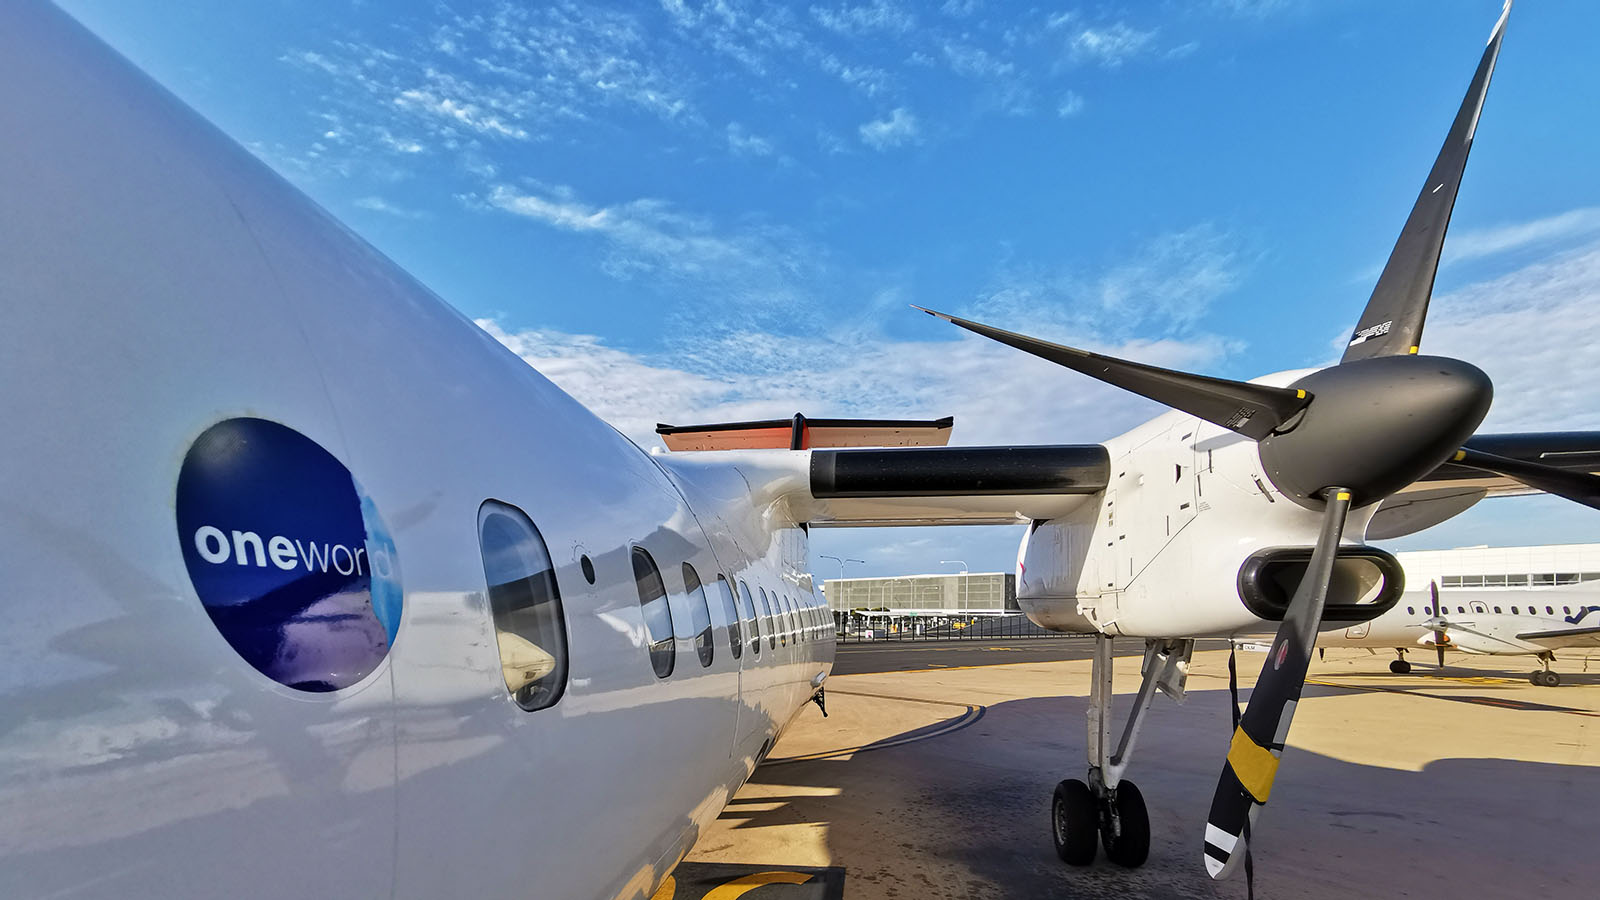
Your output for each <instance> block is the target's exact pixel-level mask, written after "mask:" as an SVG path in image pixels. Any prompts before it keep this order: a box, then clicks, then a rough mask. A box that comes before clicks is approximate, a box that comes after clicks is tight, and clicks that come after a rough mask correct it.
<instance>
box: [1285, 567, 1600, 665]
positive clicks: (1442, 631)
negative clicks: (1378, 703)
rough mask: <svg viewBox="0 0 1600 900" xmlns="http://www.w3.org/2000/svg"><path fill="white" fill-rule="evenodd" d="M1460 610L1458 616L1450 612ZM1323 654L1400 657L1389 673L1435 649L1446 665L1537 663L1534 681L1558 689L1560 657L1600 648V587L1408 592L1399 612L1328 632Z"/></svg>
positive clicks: (1393, 610)
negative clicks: (1465, 661) (1554, 666)
mask: <svg viewBox="0 0 1600 900" xmlns="http://www.w3.org/2000/svg"><path fill="white" fill-rule="evenodd" d="M1451 610H1454V613H1452V612H1451ZM1317 646H1319V647H1368V648H1379V647H1381V648H1384V649H1389V650H1394V651H1395V652H1396V657H1397V658H1396V659H1395V660H1393V661H1392V662H1390V663H1389V671H1391V672H1393V673H1395V674H1396V675H1404V674H1407V673H1408V672H1410V671H1411V663H1410V661H1409V660H1407V659H1406V651H1407V650H1417V649H1419V648H1427V647H1432V648H1433V649H1434V652H1435V653H1436V654H1437V655H1438V659H1439V666H1440V667H1441V668H1443V666H1444V654H1445V651H1446V650H1459V651H1461V652H1463V653H1475V654H1487V655H1492V656H1535V657H1538V659H1539V662H1540V663H1542V664H1543V666H1544V667H1543V668H1542V669H1538V670H1535V671H1534V672H1533V673H1532V674H1530V675H1529V676H1528V680H1529V681H1531V682H1533V683H1534V684H1536V685H1541V686H1543V687H1555V686H1556V685H1559V684H1560V683H1561V676H1560V675H1559V674H1557V673H1556V672H1555V671H1553V670H1551V668H1550V664H1551V663H1552V662H1554V661H1555V651H1557V650H1562V649H1567V648H1591V649H1597V648H1600V584H1595V583H1589V584H1572V585H1562V586H1560V587H1552V588H1547V589H1543V590H1510V591H1503V590H1486V591H1480V590H1472V591H1460V592H1457V593H1455V594H1453V595H1451V596H1448V597H1441V596H1440V594H1439V586H1438V585H1437V584H1429V585H1428V591H1426V592H1408V593H1406V594H1405V595H1404V596H1402V597H1401V599H1400V601H1399V602H1397V603H1396V604H1395V605H1394V607H1393V608H1391V609H1390V610H1389V611H1388V612H1386V613H1384V614H1383V615H1381V616H1379V617H1377V618H1376V619H1373V620H1372V621H1370V622H1359V623H1357V624H1355V625H1351V626H1350V627H1349V628H1345V629H1343V630H1340V631H1331V632H1323V633H1322V634H1321V635H1319V636H1318V637H1317Z"/></svg>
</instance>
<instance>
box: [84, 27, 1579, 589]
mask: <svg viewBox="0 0 1600 900" xmlns="http://www.w3.org/2000/svg"><path fill="white" fill-rule="evenodd" d="M61 5H62V6H64V7H65V8H66V9H68V11H70V12H72V13H73V14H75V15H77V16H78V17H79V18H80V19H81V20H83V21H84V22H85V23H86V24H88V25H89V26H90V27H91V28H92V29H94V30H95V31H96V32H97V33H99V34H100V35H101V36H102V37H104V38H105V39H106V40H108V41H109V42H110V43H111V44H112V45H113V46H115V47H117V48H118V49H119V50H121V51H122V52H123V53H124V54H126V55H128V56H129V57H130V58H132V59H133V60H134V61H135V62H137V63H139V64H140V65H141V66H143V67H144V68H146V69H147V70H148V71H150V72H151V73H152V74H154V75H155V76H156V77H157V78H158V79H159V80H161V81H162V82H163V83H164V84H165V85H167V86H168V87H169V88H170V89H172V90H173V91H175V92H176V93H177V94H178V95H179V96H181V97H183V98H184V99H185V100H187V101H188V102H190V103H191V104H193V105H195V106H196V107H197V108H199V109H200V110H201V111H202V112H203V113H204V114H206V115H207V116H209V117H210V118H212V119H213V120H214V121H215V122H217V123H218V124H219V125H220V126H221V127H222V128H223V129H224V130H225V131H227V132H228V133H229V134H231V135H232V136H234V137H235V138H236V139H238V140H240V141H241V142H243V143H245V144H246V145H247V146H249V147H251V148H252V149H253V150H254V151H255V152H256V153H257V154H258V155H259V156H261V158H263V159H264V160H266V161H267V162H268V163H269V164H271V165H272V166H274V167H275V168H277V169H278V170H279V171H280V172H282V173H283V174H284V175H285V176H286V177H288V178H289V179H290V180H291V181H293V182H294V183H295V184H296V185H298V186H299V187H301V188H302V189H304V190H306V191H307V192H309V193H310V194H311V195H312V196H313V197H315V198H316V199H317V200H318V201H319V202H321V203H322V204H323V205H325V206H327V207H328V208H329V209H330V210H332V211H333V212H334V213H335V214H336V215H337V216H339V217H340V218H342V219H344V220H345V221H346V222H348V223H350V224H351V225H352V226H353V227H354V228H355V229H356V230H357V231H358V232H360V233H361V234H362V235H363V236H365V237H366V238H367V239H368V240H370V241H372V242H373V243H374V244H375V245H376V246H378V247H379V248H380V249H381V250H383V251H384V252H386V253H388V254H389V255H390V256H391V257H393V258H394V259H395V260H397V261H398V262H399V263H400V264H401V265H403V266H404V267H406V268H407V269H409V270H410V271H411V272H412V273H413V274H415V275H417V276H418V277H419V278H420V279H421V280H422V281H424V282H425V283H426V284H428V285H429V286H430V287H432V288H433V289H434V290H436V291H438V292H439V293H440V294H441V295H442V296H443V297H445V298H446V299H447V300H449V301H450V302H451V303H453V304H454V305H456V306H457V307H458V308H460V309H462V310H463V311H465V312H466V313H467V314H469V315H471V316H473V317H474V318H476V319H479V320H480V322H481V323H482V324H484V325H485V327H486V328H488V329H489V330H490V331H491V332H492V333H494V334H496V335H497V336H499V337H500V338H501V339H502V340H503V341H504V342H505V343H506V344H507V345H508V346H511V347H512V348H513V349H514V350H516V351H517V352H519V353H521V354H522V355H523V356H524V357H525V358H526V359H528V360H529V361H530V362H531V363H532V364H534V365H536V366H537V367H538V368H539V369H540V370H541V371H543V372H544V373H545V374H546V375H548V376H550V377H551V378H552V379H553V380H555V381H556V382H557V383H558V384H561V385H562V386H563V387H565V388H566V389H567V390H569V391H570V392H572V393H573V394H574V395H575V396H577V397H578V398H579V399H581V400H583V401H585V402H586V403H588V404H589V405H590V406H592V407H593V408H595V409H596V410H597V411H599V412H600V413H601V414H602V415H604V416H606V417H607V418H608V419H610V420H611V421H612V422H613V423H615V424H617V425H618V427H620V428H622V429H623V430H624V431H626V432H628V433H629V434H632V435H634V436H635V437H636V438H637V439H639V440H641V442H646V441H653V436H652V435H651V427H652V426H653V424H654V423H655V422H657V421H666V422H677V423H688V422H700V421H712V420H719V419H730V418H749V417H756V416H787V415H790V414H792V413H794V412H795V411H804V412H806V413H807V414H808V415H882V416H929V417H933V416H939V415H946V414H954V415H955V416H956V431H955V440H956V442H958V443H969V444H977V443H1006V442H1028V443H1042V442H1077V441H1095V440H1102V439H1104V438H1107V437H1109V436H1111V435H1114V434H1116V433H1118V432H1120V431H1122V430H1125V429H1126V428H1128V427H1131V426H1132V425H1134V424H1137V422H1139V421H1141V420H1142V419H1144V418H1146V417H1147V416H1148V415H1150V414H1151V413H1153V412H1154V411H1155V408H1154V407H1153V406H1152V405H1150V404H1148V403H1146V402H1144V401H1141V400H1138V399H1137V398H1130V397H1128V396H1126V395H1121V394H1118V393H1117V392H1115V391H1113V390H1111V389H1108V388H1104V387H1102V386H1099V385H1096V384H1094V383H1092V382H1090V381H1088V380H1087V379H1085V378H1082V377H1080V376H1077V375H1074V374H1072V373H1069V372H1065V371H1063V370H1059V369H1054V368H1052V367H1050V366H1048V365H1046V364H1042V363H1038V362H1037V361H1033V360H1028V359H1025V358H1022V357H1021V356H1020V354H1017V353H1016V352H1015V351H1011V350H1009V349H1007V348H1003V347H998V346H991V345H988V344H984V343H982V342H981V341H979V340H978V339H976V338H967V337H963V336H962V335H961V334H959V333H958V332H957V331H956V330H955V329H953V328H951V327H950V326H948V325H944V324H942V323H938V322H935V321H934V320H931V319H928V318H927V317H925V316H922V315H920V314H917V313H914V312H912V311H911V310H909V309H908V308H907V304H909V303H917V304H920V305H926V306H931V307H933V308H937V309H944V310H948V311H952V312H957V313H960V314H965V315H969V316H972V317H974V318H979V319H982V320H985V321H989V322H992V323H994V324H998V325H1001V326H1002V327H1008V328H1012V329H1014V330H1020V331H1026V332H1029V333H1033V334H1038V335H1041V336H1044V337H1048V338H1051V339H1054V340H1059V341H1062V342H1066V343H1071V344H1075V345H1078V346H1088V347H1093V348H1096V349H1101V350H1105V351H1108V352H1113V353H1117V354H1119V355H1124V356H1130V357H1133V358H1137V359H1141V360H1144V361H1149V362H1155V363H1159V364H1165V365H1172V366H1179V367H1186V368H1191V369H1194V370H1199V371H1204V372H1208V373H1211V374H1218V375H1223V376H1229V377H1236V378H1248V377H1253V376H1256V375H1260V374H1263V373H1266V372H1269V371H1275V370H1279V369H1285V368H1293V367H1298V366H1303V365H1311V364H1316V363H1320V362H1327V361H1331V360H1332V359H1333V358H1335V357H1336V354H1337V349H1336V348H1337V347H1338V346H1339V345H1340V344H1341V343H1342V340H1343V339H1344V338H1345V337H1346V336H1347V334H1348V332H1349V329H1350V327H1351V324H1352V323H1353V322H1354V321H1355V318H1356V315H1357V313H1358V312H1359V310H1360V308H1361V306H1362V304H1363V303H1364V302H1365V300H1366V297H1367V294H1368V292H1369V291H1370V289H1371V284H1372V281H1373V279H1374V278H1375V277H1376V273H1377V271H1378V269H1379V267H1381V265H1382V262H1383V260H1384V258H1385V256H1386V255H1387V252H1388V249H1389V247H1390V245H1391V244H1392V243H1393V241H1394V238H1395V235H1396V234H1397V232H1398V230H1399V227H1400V224H1401V222H1402V221H1403V219H1404V217H1405V214H1406V212H1407V211H1408V209H1409V207H1410V204H1411V201H1412V200H1413V199H1414V197H1415V194H1416V191H1417V189H1418V188H1419V187H1420V185H1421V180H1422V178H1423V177H1424V175H1425V174H1426V171H1427V168H1428V166H1429V165H1430V163H1431V161H1432V158H1433V155H1434V153H1435V152H1436V151H1437V149H1438V146H1439V142H1440V141H1441V140H1442V138H1443V136H1444V133H1445V130H1446V129H1447V127H1448V125H1449V121H1450V118H1451V117H1452V115H1453V114H1454V111H1455V108H1456V105H1457V104H1458V103H1459V101H1460V97H1461V94H1462V93H1463V91H1464V90H1465V87H1466V83H1467V81H1468V79H1469V78H1470V76H1471V72H1472V68H1473V66H1474V65H1475V63H1476V61H1477V57H1478V54H1479V53H1480V52H1481V49H1482V46H1483V41H1484V39H1485V38H1486V37H1487V35H1488V32H1489V28H1490V26H1491V25H1492V24H1493V22H1494V20H1495V18H1496V16H1497V15H1498V14H1499V11H1500V10H1499V2H1498V0H1472V2H1451V3H1444V2H1438V3H1392V2H1333V0H1213V2H1203V0H1197V2H1191V3H1178V2H1171V0H1167V2H1150V3H1129V4H1121V5H1118V4H1109V3H1091V4H1060V5H1051V4H1045V5H1013V4H1004V3H996V2H984V0H952V2H949V3H945V4H943V5H942V6H940V5H938V4H936V3H918V4H912V3H896V2H889V0H878V2H868V3H829V2H822V3H815V4H795V5H785V4H775V3H767V2H751V3H740V2H734V0H723V2H710V3H701V2H690V0H662V2H659V3H637V4H628V5H625V4H586V3H576V2H571V3H509V2H494V0H474V2H467V0H449V2H432V0H430V2H399V0H390V2H382V3H379V2H370V0H369V2H357V0H252V2H237V3H226V4H219V3H215V2H211V0H159V2H157V0H63V2H62V4H61ZM1597 33H1600V5H1595V4H1587V3H1564V4H1554V3H1533V2H1525V3H1523V4H1522V5H1521V7H1519V8H1518V9H1516V10H1515V11H1514V14H1513V16H1512V20H1511V23H1510V27H1509V31H1508V34H1507V37H1506V42H1505V47H1504V51H1503V53H1502V55H1501V59H1500V65H1499V68H1498V70H1497V72H1496V77H1495V83H1494V86H1493V88H1492V89H1491V91H1490V94H1489V98H1488V102H1487V104H1486V107H1485V111H1484V118H1483V121H1482V125H1481V127H1480V128H1479V131H1478V134H1477V143H1476V146H1475V148H1474V151H1473V159H1472V162H1471V164H1470V165H1469V166H1468V169H1467V175H1466V180H1465V183H1464V186H1463V189H1462V193H1461V197H1460V200H1459V203H1458V205H1457V207H1456V216H1455V221H1454V225H1453V227H1452V231H1451V237H1450V239H1449V241H1448V242H1447V248H1446V260H1447V261H1446V265H1445V266H1444V268H1443V269H1442V270H1441V272H1440V276H1439V280H1438V285H1437V289H1436V292H1435V296H1436V301H1435V304H1434V307H1433V312H1432V315H1431V317H1430V322H1429V329H1428V332H1427V334H1426V335H1425V338H1424V352H1438V353H1448V354H1450V355H1457V356H1461V357H1462V358H1465V359H1469V360H1473V361H1475V362H1477V363H1478V364H1479V365H1481V366H1483V367H1484V368H1485V369H1486V370H1487V371H1489V373H1490V375H1491V376H1493V377H1494V378H1495V381H1496V387H1497V397H1496V405H1495V409H1494V411H1493V412H1492V413H1491V415H1490V420H1489V422H1488V423H1486V425H1485V430H1499V431H1506V430H1523V429H1527V430H1555V429H1577V428H1600V402H1596V400H1595V399H1594V397H1593V391H1592V389H1591V387H1590V386H1592V385H1594V384H1596V383H1597V382H1600V378H1597V376H1600V371H1597V370H1600V349H1597V347H1600V317H1596V316H1595V315H1594V312H1593V310H1595V309H1597V308H1600V306H1597V301H1600V177H1597V176H1596V174H1595V167H1594V165H1593V159H1594V157H1595V152H1596V151H1595V143H1596V137H1597V131H1600V124H1597V120H1596V119H1595V117H1594V115H1593V114H1592V112H1593V110H1595V109H1597V108H1600V67H1597V66H1595V65H1594V64H1593V61H1592V59H1593V53H1592V46H1593V36H1594V35H1595V34H1597ZM1567 385H1571V387H1568V386H1567ZM1569 506H1570V505H1569V504H1565V503H1562V502H1558V501H1554V500H1551V499H1549V498H1537V499H1524V500H1502V501H1497V502H1495V501H1491V502H1487V503H1485V504H1482V505H1480V506H1479V507H1478V509H1476V510H1474V511H1472V512H1469V513H1468V514H1467V515H1465V516H1462V517H1460V518H1458V519H1456V520H1454V521H1453V522H1451V523H1448V524H1446V525H1445V526H1441V527H1439V528H1435V529H1433V530H1431V531H1428V532H1424V533H1423V534H1421V535H1417V536H1413V537H1411V538H1407V539H1404V540H1401V541H1396V542H1392V543H1391V544H1390V546H1394V547H1399V548H1421V547H1444V546H1458V545H1463V544H1475V543H1494V544H1515V543H1542V542H1570V541H1586V540H1594V539H1596V536H1597V534H1600V529H1597V528H1596V524H1595V521H1594V520H1593V519H1592V518H1591V516H1592V514H1589V515H1585V514H1584V512H1583V511H1582V510H1581V509H1579V508H1576V507H1573V508H1570V509H1569V508H1568V507H1569ZM1018 536H1019V533H1018V532H1017V531H1016V530H1015V529H993V528H985V529H944V530H934V529H898V530H870V531H867V530H863V531H836V532H827V533H818V534H817V535H816V537H815V539H814V542H813V543H814V551H813V552H814V553H815V554H833V555H838V556H853V557H859V558H863V559H866V560H867V563H866V564H864V565H853V566H852V567H851V572H852V573H859V574H900V573H904V572H912V571H942V570H949V569H950V568H952V566H950V565H942V564H940V562H939V560H947V559H962V560H964V561H965V562H966V563H967V564H968V565H969V566H970V567H971V568H972V569H974V570H980V569H982V570H992V569H1009V568H1010V567H1011V565H1012V561H1013V557H1014V553H1015V544H1016V541H1017V539H1018ZM836 569H837V567H836V566H835V565H834V564H833V563H831V562H828V561H820V562H819V572H820V574H822V575H824V576H832V575H835V574H837V572H836Z"/></svg>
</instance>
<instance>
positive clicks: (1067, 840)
mask: <svg viewBox="0 0 1600 900" xmlns="http://www.w3.org/2000/svg"><path fill="white" fill-rule="evenodd" d="M1099 834H1100V814H1099V811H1098V810H1097V809H1096V807H1095V799H1094V794H1093V793H1091V792H1090V791H1089V786H1088V785H1087V784H1084V783H1083V782H1081V781H1079V780H1078V779H1076V778H1068V779H1067V780H1066V781H1063V782H1061V783H1060V784H1058V785H1056V790H1055V795H1054V796H1053V797H1052V798H1051V800H1050V837H1051V839H1052V840H1053V841H1054V842H1055V845H1056V855H1057V856H1059V857H1061V861H1062V862H1064V863H1067V864H1068V865H1073V866H1087V865H1088V864H1090V863H1092V862H1094V854H1095V844H1096V843H1097V840H1096V839H1097V838H1098V837H1099Z"/></svg>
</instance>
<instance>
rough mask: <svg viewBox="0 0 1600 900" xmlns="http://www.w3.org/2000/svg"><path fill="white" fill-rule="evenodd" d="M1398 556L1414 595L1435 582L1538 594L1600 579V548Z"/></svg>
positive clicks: (1556, 547) (1451, 587) (1574, 546)
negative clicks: (1552, 588) (1524, 589)
mask: <svg viewBox="0 0 1600 900" xmlns="http://www.w3.org/2000/svg"><path fill="white" fill-rule="evenodd" d="M1395 557H1396V558H1398V559H1399V560H1400V565H1401V566H1402V567H1403V568H1404V569H1405V570H1406V590H1408V591H1425V590H1427V589H1428V582H1430V581H1438V582H1439V589H1440V590H1445V591H1453V590H1472V589H1474V588H1480V589H1485V590H1497V591H1501V590H1507V589H1514V588H1527V589H1528V590H1537V589H1539V588H1545V587H1554V586H1555V585H1558V584H1578V583H1580V582H1585V581H1600V544H1546V545H1544V546H1541V547H1462V548H1459V549H1455V550H1412V551H1407V552H1405V553H1396V554H1395Z"/></svg>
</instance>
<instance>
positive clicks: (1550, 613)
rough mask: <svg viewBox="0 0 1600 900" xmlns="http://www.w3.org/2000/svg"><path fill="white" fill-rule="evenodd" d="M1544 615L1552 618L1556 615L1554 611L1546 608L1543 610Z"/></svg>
mask: <svg viewBox="0 0 1600 900" xmlns="http://www.w3.org/2000/svg"><path fill="white" fill-rule="evenodd" d="M1544 614H1545V615H1547V616H1553V615H1555V614H1556V611H1555V610H1553V609H1551V608H1550V607H1548V606H1546V607H1545V608H1544Z"/></svg>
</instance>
